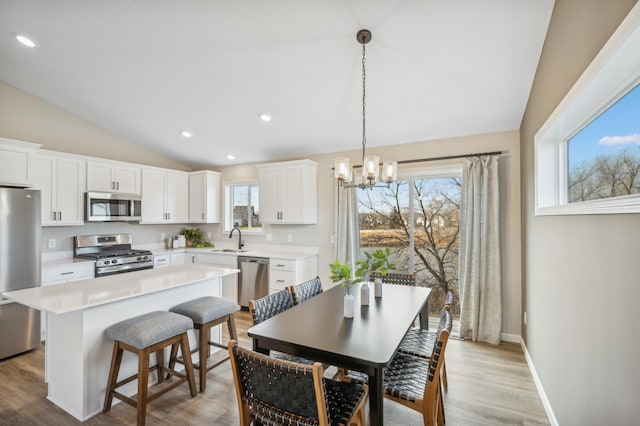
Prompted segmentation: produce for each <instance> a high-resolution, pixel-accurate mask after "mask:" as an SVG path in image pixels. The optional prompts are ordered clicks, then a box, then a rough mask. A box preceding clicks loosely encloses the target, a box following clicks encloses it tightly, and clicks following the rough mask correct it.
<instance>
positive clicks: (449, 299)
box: [444, 290, 456, 311]
mask: <svg viewBox="0 0 640 426" xmlns="http://www.w3.org/2000/svg"><path fill="white" fill-rule="evenodd" d="M455 300H456V298H455V296H454V295H453V291H451V290H449V291H448V292H447V296H446V297H445V298H444V308H445V309H447V310H449V311H450V310H451V308H452V307H453V304H454V302H455Z"/></svg>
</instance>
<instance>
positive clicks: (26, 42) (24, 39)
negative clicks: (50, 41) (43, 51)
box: [15, 34, 37, 47]
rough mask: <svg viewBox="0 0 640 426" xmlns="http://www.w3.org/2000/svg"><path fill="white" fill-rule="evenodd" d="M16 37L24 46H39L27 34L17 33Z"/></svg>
mask: <svg viewBox="0 0 640 426" xmlns="http://www.w3.org/2000/svg"><path fill="white" fill-rule="evenodd" d="M15 37H16V40H18V41H19V42H20V43H22V44H23V45H24V46H27V47H36V46H37V44H36V42H35V41H33V40H31V39H30V38H29V37H27V36H25V35H22V34H16V35H15Z"/></svg>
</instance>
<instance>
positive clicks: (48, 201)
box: [34, 151, 86, 226]
mask: <svg viewBox="0 0 640 426" xmlns="http://www.w3.org/2000/svg"><path fill="white" fill-rule="evenodd" d="M36 165H37V169H36V178H35V182H34V183H35V185H34V188H35V189H39V190H40V199H41V211H42V226H61V225H64V226H68V225H84V196H85V195H84V194H85V192H86V186H85V185H86V178H85V176H86V161H85V160H83V159H82V158H76V157H71V156H62V155H57V154H56V153H54V152H51V151H48V152H47V151H42V152H39V153H38V154H37V155H36Z"/></svg>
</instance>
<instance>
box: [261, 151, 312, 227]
mask: <svg viewBox="0 0 640 426" xmlns="http://www.w3.org/2000/svg"><path fill="white" fill-rule="evenodd" d="M257 167H258V170H259V173H260V222H262V223H271V224H312V223H316V221H317V189H316V174H317V172H316V168H317V163H316V162H314V161H311V160H298V161H285V162H281V163H270V164H262V165H258V166H257Z"/></svg>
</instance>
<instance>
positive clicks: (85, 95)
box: [0, 0, 553, 168]
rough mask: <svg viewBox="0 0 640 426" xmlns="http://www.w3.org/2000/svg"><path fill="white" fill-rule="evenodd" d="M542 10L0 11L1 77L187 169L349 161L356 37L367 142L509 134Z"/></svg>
mask: <svg viewBox="0 0 640 426" xmlns="http://www.w3.org/2000/svg"><path fill="white" fill-rule="evenodd" d="M552 8H553V0H449V1H444V0H376V1H371V0H351V1H345V0H323V1H318V0H316V1H312V0H272V1H265V0H236V1H233V0H227V1H217V0H215V1H214V0H200V1H198V0H181V1H171V0H136V1H131V0H109V1H99V0H57V1H51V0H32V1H27V0H2V1H1V2H0V79H2V80H3V81H5V82H6V83H8V84H10V85H12V86H15V87H17V88H19V89H22V90H24V91H26V92H29V93H31V94H33V95H35V96H37V97H40V98H42V99H44V100H46V101H48V102H51V103H52V104H54V105H57V106H59V107H61V108H63V109H65V110H67V111H70V112H72V113H74V114H76V115H78V116H80V117H82V118H84V119H86V120H87V121H89V122H92V123H94V124H96V125H99V126H101V127H103V128H105V129H108V130H110V131H111V132H113V133H115V134H117V135H119V136H121V137H124V138H126V139H128V140H130V141H132V142H134V143H136V144H139V145H141V146H143V147H146V148H149V149H152V150H154V151H155V152H158V153H159V154H162V155H165V156H167V157H170V158H173V159H174V160H176V161H179V162H181V163H183V164H185V165H188V166H191V167H193V168H200V167H208V166H220V165H227V164H233V163H246V162H256V161H270V160H277V159H284V158H292V157H303V156H307V155H312V154H322V153H330V152H339V151H348V150H355V149H359V148H360V147H361V142H360V141H361V115H360V114H361V99H360V96H361V81H360V79H361V62H360V61H361V58H360V55H361V46H360V44H358V42H357V41H356V38H355V35H356V32H357V31H358V30H359V29H361V28H367V29H369V30H371V32H372V33H373V40H372V41H371V43H369V44H368V45H367V146H369V147H371V146H384V145H392V144H398V143H405V142H416V141H424V140H430V139H436V138H448V137H456V136H463V135H471V134H482V133H489V132H499V131H507V130H514V129H518V128H519V127H520V122H521V120H522V116H523V113H524V109H525V107H526V103H527V100H528V97H529V92H530V89H531V84H532V82H533V78H534V75H535V70H536V67H537V65H538V60H539V57H540V52H541V50H542V45H543V43H544V38H545V34H546V31H547V27H548V24H549V19H550V16H551V11H552ZM15 33H24V34H27V35H29V36H31V37H32V38H34V39H35V40H36V41H37V43H38V44H39V46H38V47H37V48H36V49H27V48H25V47H23V46H22V45H20V44H19V43H17V42H16V41H15V39H14V38H13V34H15ZM262 112H265V113H269V114H271V115H272V117H273V120H272V121H271V122H270V123H264V122H262V121H260V120H259V119H258V115H259V114H260V113H262ZM182 129H188V130H190V131H191V132H192V133H193V135H194V136H193V137H192V138H191V139H188V140H187V139H184V138H183V137H182V136H180V130H182ZM87 143H90V141H87ZM226 153H233V154H235V155H236V160H234V161H230V160H227V159H226V158H225V154H226Z"/></svg>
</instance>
